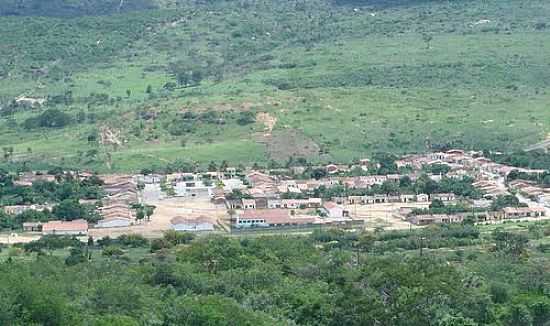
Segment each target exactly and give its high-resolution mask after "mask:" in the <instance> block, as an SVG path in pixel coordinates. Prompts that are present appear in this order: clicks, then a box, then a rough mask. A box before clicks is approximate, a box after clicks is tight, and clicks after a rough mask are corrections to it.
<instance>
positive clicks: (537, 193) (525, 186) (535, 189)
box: [508, 180, 550, 207]
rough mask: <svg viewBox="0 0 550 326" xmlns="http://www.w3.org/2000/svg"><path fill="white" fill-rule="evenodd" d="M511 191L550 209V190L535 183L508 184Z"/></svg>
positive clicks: (525, 181)
mask: <svg viewBox="0 0 550 326" xmlns="http://www.w3.org/2000/svg"><path fill="white" fill-rule="evenodd" d="M508 185H509V187H510V189H513V190H515V191H518V192H519V193H521V194H522V195H524V196H526V197H529V198H532V199H533V200H535V201H537V202H538V203H540V204H542V205H545V206H547V207H550V188H543V187H541V186H539V185H537V184H535V182H533V181H528V180H513V181H510V182H509V183H508Z"/></svg>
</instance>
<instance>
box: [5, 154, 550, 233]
mask: <svg viewBox="0 0 550 326" xmlns="http://www.w3.org/2000/svg"><path fill="white" fill-rule="evenodd" d="M298 163H299V161H297V162H296V163H294V164H291V165H290V166H288V167H284V168H273V169H267V168H266V169H261V168H257V167H256V168H254V169H253V168H244V169H243V168H242V167H241V168H235V167H229V166H221V167H220V168H216V169H213V168H211V169H208V170H210V171H194V172H177V173H170V174H154V173H150V174H137V175H122V174H116V175H115V174H113V175H95V174H92V173H88V172H67V171H57V175H54V174H48V173H47V172H37V171H34V172H24V173H21V174H18V175H16V176H15V177H14V178H13V179H14V180H13V184H14V186H15V187H23V188H24V187H35V186H36V185H37V184H41V183H46V184H47V183H56V182H59V180H62V179H63V178H70V179H76V180H78V181H79V182H82V183H84V184H95V185H97V187H98V188H100V190H99V191H98V193H97V194H95V195H96V196H95V197H96V198H92V199H89V198H79V199H78V205H82V206H83V207H84V206H86V205H87V207H89V208H91V213H90V212H89V211H88V213H87V214H88V215H89V216H88V218H85V217H84V216H77V215H78V214H66V215H64V216H66V218H65V219H64V220H59V219H58V220H44V219H43V218H39V219H37V220H32V216H33V215H32V214H29V212H33V211H36V212H44V211H56V209H57V211H60V210H61V209H60V208H59V207H57V208H56V206H55V205H54V204H53V203H49V202H47V201H46V202H41V203H31V204H19V205H5V206H4V207H3V210H4V213H5V214H7V215H10V216H18V215H24V216H27V217H23V218H19V219H17V220H21V221H24V222H22V224H21V228H22V231H23V232H17V231H15V230H14V231H13V232H11V233H10V234H9V235H7V236H5V237H4V238H1V239H2V241H4V242H10V241H11V242H17V241H23V242H25V241H31V240H33V239H36V238H38V237H40V236H41V235H46V234H59V235H82V236H90V237H93V238H102V237H106V236H109V237H116V236H119V235H122V234H142V235H144V236H148V237H156V236H161V235H162V234H163V232H165V231H167V230H175V231H185V232H196V233H230V234H240V233H246V232H265V231H270V232H279V233H285V232H293V231H299V232H308V231H311V230H314V229H317V228H322V227H338V228H344V229H357V230H361V229H371V230H372V229H389V230H391V229H410V228H418V227H422V226H426V225H430V224H446V223H464V222H469V223H500V222H503V221H509V220H542V219H546V218H548V217H549V216H550V188H549V187H548V184H546V183H545V182H543V180H547V179H548V175H549V172H548V171H547V170H542V169H525V168H518V167H513V166H509V165H505V164H499V163H495V162H494V161H492V160H491V159H489V158H487V157H485V156H484V155H483V153H482V152H473V151H471V152H465V151H463V150H457V149H455V150H448V151H445V152H434V153H428V154H421V155H407V156H403V157H400V158H398V159H397V160H394V161H391V160H390V161H381V162H380V160H378V161H374V160H370V159H362V160H360V161H358V162H356V163H354V164H348V165H342V164H329V165H326V166H311V165H300V164H298ZM388 167H389V168H388ZM384 171H391V172H395V173H387V174H381V173H380V172H384ZM84 197H85V196H84ZM61 205H62V204H59V206H61ZM28 216H31V217H30V218H29V217H28Z"/></svg>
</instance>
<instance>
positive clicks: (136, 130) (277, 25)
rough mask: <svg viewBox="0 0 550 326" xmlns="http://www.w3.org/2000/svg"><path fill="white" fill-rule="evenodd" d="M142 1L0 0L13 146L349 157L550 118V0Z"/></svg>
mask: <svg viewBox="0 0 550 326" xmlns="http://www.w3.org/2000/svg"><path fill="white" fill-rule="evenodd" d="M126 2H127V4H123V5H122V7H121V6H120V2H119V1H87V2H80V1H61V0H58V1H52V2H51V5H50V6H43V5H42V6H41V5H38V4H37V3H40V1H17V2H16V1H11V0H10V1H0V13H1V14H3V15H4V16H2V17H0V26H1V27H2V33H0V107H1V110H0V116H1V120H0V147H2V148H4V154H5V155H4V163H6V162H21V161H30V162H34V163H36V162H40V163H54V164H63V165H68V166H79V167H88V168H94V169H98V170H113V171H128V170H139V169H141V168H144V167H151V166H164V165H167V164H169V163H173V162H175V161H177V162H186V161H198V162H201V163H203V162H208V161H210V160H215V161H222V160H227V161H229V162H231V163H235V164H236V163H244V164H250V163H253V162H268V161H269V160H272V159H273V160H277V161H285V160H287V159H288V157H289V156H291V155H292V156H303V157H306V158H308V160H312V161H342V162H345V161H349V160H352V159H356V158H359V157H362V156H365V155H369V154H371V153H374V152H378V151H390V152H395V153H405V152H419V151H426V150H430V149H436V148H445V147H450V146H456V147H463V148H473V149H494V150H501V151H512V150H518V149H521V148H523V147H524V146H526V145H529V144H533V143H536V142H538V141H541V140H542V139H544V138H545V137H546V136H547V135H548V133H549V132H550V107H549V104H548V103H550V102H549V100H550V94H549V90H550V57H549V54H550V21H549V20H550V18H549V17H550V3H548V2H547V1H543V0H531V1H520V0H487V1H458V0H456V1H420V0H417V1H405V0H402V1H397V0H396V1H382V0H377V1H330V0H311V1H276V2H275V1H273V2H269V1H256V0H242V1H206V0H205V1H198V0H197V1H191V0H185V1H155V2H152V1H145V0H142V1H126ZM129 3H131V5H130V4H129ZM92 14H93V15H92ZM21 97H26V98H31V99H47V102H46V104H45V105H42V106H40V107H39V106H34V107H30V106H29V105H25V104H28V103H26V101H27V102H28V100H25V99H23V100H21ZM18 98H19V99H20V100H19V103H16V102H15V99H18ZM271 129H272V130H271ZM270 130H271V131H270ZM12 149H13V151H12Z"/></svg>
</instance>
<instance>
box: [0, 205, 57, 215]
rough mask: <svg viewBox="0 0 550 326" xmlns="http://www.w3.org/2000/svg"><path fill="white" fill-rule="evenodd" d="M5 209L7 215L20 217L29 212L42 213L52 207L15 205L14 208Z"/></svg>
mask: <svg viewBox="0 0 550 326" xmlns="http://www.w3.org/2000/svg"><path fill="white" fill-rule="evenodd" d="M3 209H4V212H5V213H6V214H10V215H19V214H21V213H23V212H26V211H29V210H35V211H39V212H42V211H44V210H46V209H51V207H50V206H46V205H13V206H4V207H3Z"/></svg>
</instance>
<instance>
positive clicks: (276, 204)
mask: <svg viewBox="0 0 550 326" xmlns="http://www.w3.org/2000/svg"><path fill="white" fill-rule="evenodd" d="M281 207H283V201H282V200H281V199H277V198H270V199H268V200H267V208H271V209H274V208H281Z"/></svg>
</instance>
